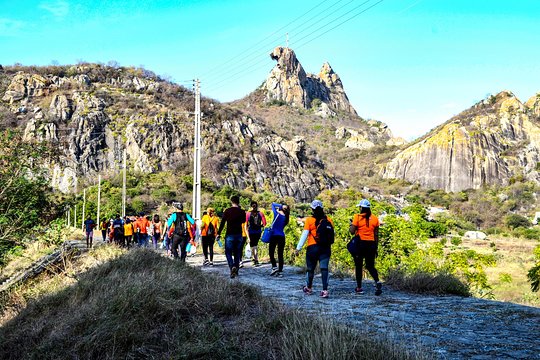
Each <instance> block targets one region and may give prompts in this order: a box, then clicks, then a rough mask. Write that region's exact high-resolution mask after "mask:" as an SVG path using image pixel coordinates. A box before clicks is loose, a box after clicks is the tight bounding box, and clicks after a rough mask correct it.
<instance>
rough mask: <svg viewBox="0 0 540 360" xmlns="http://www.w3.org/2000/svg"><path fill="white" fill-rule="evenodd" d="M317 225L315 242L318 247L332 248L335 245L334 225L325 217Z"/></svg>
mask: <svg viewBox="0 0 540 360" xmlns="http://www.w3.org/2000/svg"><path fill="white" fill-rule="evenodd" d="M316 225H317V234H316V235H315V242H316V243H317V245H320V246H324V247H330V246H331V245H332V244H333V243H334V227H333V226H332V223H331V222H330V221H329V220H328V218H327V217H326V216H325V217H323V218H322V219H320V220H319V222H318V224H317V223H316Z"/></svg>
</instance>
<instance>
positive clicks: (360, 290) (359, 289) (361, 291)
mask: <svg viewBox="0 0 540 360" xmlns="http://www.w3.org/2000/svg"><path fill="white" fill-rule="evenodd" d="M354 292H355V293H356V294H360V295H362V294H363V293H364V289H362V288H359V287H357V288H356V289H354Z"/></svg>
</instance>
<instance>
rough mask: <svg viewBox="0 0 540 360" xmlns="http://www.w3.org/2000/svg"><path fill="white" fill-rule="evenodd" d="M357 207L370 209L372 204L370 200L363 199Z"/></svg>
mask: <svg viewBox="0 0 540 360" xmlns="http://www.w3.org/2000/svg"><path fill="white" fill-rule="evenodd" d="M356 206H359V207H363V208H369V207H371V204H370V203H369V200H368V199H362V200H360V202H359V203H358V204H356Z"/></svg>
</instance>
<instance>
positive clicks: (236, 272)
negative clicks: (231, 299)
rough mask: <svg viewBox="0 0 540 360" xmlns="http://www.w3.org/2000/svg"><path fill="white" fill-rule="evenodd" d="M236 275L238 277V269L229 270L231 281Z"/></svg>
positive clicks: (234, 267)
mask: <svg viewBox="0 0 540 360" xmlns="http://www.w3.org/2000/svg"><path fill="white" fill-rule="evenodd" d="M236 275H238V269H237V268H236V266H233V267H232V269H231V279H234V278H235V277H236Z"/></svg>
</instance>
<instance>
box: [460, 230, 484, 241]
mask: <svg viewBox="0 0 540 360" xmlns="http://www.w3.org/2000/svg"><path fill="white" fill-rule="evenodd" d="M463 237H464V238H465V239H473V240H485V239H486V238H487V235H486V234H485V233H483V232H481V231H467V232H466V233H465V234H464V235H463Z"/></svg>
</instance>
